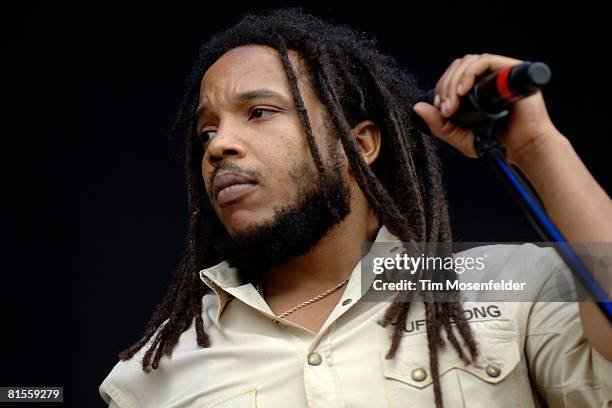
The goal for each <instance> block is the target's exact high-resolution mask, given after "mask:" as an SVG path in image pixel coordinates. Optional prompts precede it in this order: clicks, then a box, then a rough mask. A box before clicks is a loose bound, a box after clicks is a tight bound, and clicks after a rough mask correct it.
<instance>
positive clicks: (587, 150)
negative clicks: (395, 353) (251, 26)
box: [0, 2, 612, 407]
mask: <svg viewBox="0 0 612 408" xmlns="http://www.w3.org/2000/svg"><path fill="white" fill-rule="evenodd" d="M472 4H473V3H472ZM256 6H257V4H255V3H253V4H250V6H249V7H239V6H236V5H233V6H231V7H229V6H228V7H226V8H222V7H214V6H212V5H211V6H210V7H211V8H209V9H205V8H201V9H199V10H197V9H194V10H190V11H189V12H187V13H185V12H183V13H182V14H181V15H178V14H177V15H172V14H170V13H168V12H163V13H159V14H158V15H156V16H144V15H141V14H134V15H131V16H127V15H124V14H121V13H113V14H111V13H108V14H106V15H104V14H99V13H95V14H94V13H91V14H87V15H85V14H83V15H78V16H77V15H68V14H59V13H55V14H50V13H46V12H44V11H41V12H39V13H31V14H30V15H28V16H25V17H24V16H21V17H9V16H5V17H4V20H5V21H4V23H5V24H4V25H3V31H4V33H3V34H4V35H3V43H5V46H3V48H4V50H5V51H4V58H3V59H4V60H5V61H6V63H5V64H3V65H4V68H5V69H7V72H6V73H5V75H4V76H3V81H2V82H3V84H4V90H5V92H4V98H3V101H4V104H3V105H5V108H4V109H3V111H4V115H3V122H4V125H5V126H3V128H4V129H5V132H4V134H3V135H2V145H1V146H2V150H1V151H2V161H1V163H2V168H1V170H2V180H3V183H2V190H1V191H2V197H3V199H2V217H1V219H0V222H1V224H0V227H1V231H2V239H3V242H2V244H3V256H2V265H1V267H2V281H1V282H2V283H1V293H2V305H1V306H2V309H1V310H2V312H3V313H2V317H3V319H2V329H1V334H0V338H1V339H2V340H1V342H2V350H3V353H2V354H3V362H2V365H1V366H0V385H4V386H9V385H15V386H17V385H22V386H27V385H31V386H35V385H41V386H43V385H45V386H49V385H56V386H64V390H65V400H66V401H67V402H66V403H65V405H66V406H68V405H70V406H81V407H83V406H87V407H95V406H103V403H102V400H101V399H100V398H99V396H98V391H97V387H98V385H99V384H100V382H101V381H102V380H103V378H104V377H105V376H106V375H107V373H108V372H109V371H110V370H111V368H112V367H113V365H114V364H115V363H116V361H117V353H118V352H119V351H121V350H122V349H124V348H125V347H127V346H128V345H129V344H131V343H132V342H133V341H135V340H136V339H137V338H138V337H139V335H140V334H141V333H142V331H143V329H144V325H145V324H146V321H147V319H148V317H149V315H150V313H151V312H152V309H153V307H154V305H155V304H156V303H157V302H158V301H159V300H160V299H161V296H162V295H163V293H164V292H165V287H166V285H167V283H168V280H169V275H170V273H171V271H172V270H173V268H174V266H175V265H176V263H177V261H178V259H179V256H180V254H181V250H182V243H183V237H184V233H185V225H186V214H185V203H186V201H185V192H184V188H183V180H182V167H181V163H180V162H178V161H176V160H175V159H173V158H172V156H171V154H170V153H169V151H168V148H167V142H166V136H167V130H168V128H169V126H170V123H171V121H172V119H173V117H174V113H175V112H176V109H177V108H178V103H179V100H180V97H181V95H182V92H183V84H184V79H185V76H186V74H187V72H188V71H189V67H190V64H191V62H192V60H193V59H194V58H195V56H196V54H197V51H198V48H199V44H200V43H201V42H202V41H203V40H205V39H206V38H207V37H208V36H209V35H210V33H212V32H215V31H217V30H219V29H220V28H222V27H224V26H227V25H229V24H232V23H233V22H235V21H236V20H237V19H238V18H239V16H240V15H241V14H242V13H243V12H244V11H246V10H249V9H250V10H254V9H257V7H256ZM266 6H267V7H269V6H270V4H267V5H266ZM376 6H377V7H376V8H375V7H374V6H373V5H369V6H364V7H359V6H357V5H356V4H353V5H351V6H344V7H333V6H326V7H314V6H310V7H305V8H306V10H309V11H313V12H315V13H316V14H318V15H319V16H322V17H325V18H328V19H332V20H333V21H336V22H338V23H345V24H349V25H351V26H353V27H354V28H357V29H359V30H361V31H368V32H372V33H375V34H376V35H377V37H378V40H379V46H380V48H381V49H383V50H384V51H385V52H388V53H390V54H392V55H394V56H396V57H397V58H398V59H399V60H400V62H401V64H402V65H403V66H404V67H405V68H406V69H409V70H412V71H413V72H414V73H416V74H417V76H418V77H419V78H420V79H421V84H422V86H424V87H431V86H432V85H433V84H435V81H436V80H437V78H438V77H439V76H440V75H441V74H442V73H443V72H444V70H445V68H446V67H447V65H448V64H449V63H450V62H451V61H452V59H453V58H455V57H459V56H461V55H463V54H465V53H481V52H490V53H498V54H503V55H508V56H512V57H515V58H520V59H525V60H540V61H544V62H546V63H547V64H549V66H550V67H551V69H552V72H553V80H552V82H551V83H550V85H549V86H548V87H547V89H546V90H545V93H544V94H545V98H546V102H547V106H548V108H549V111H550V114H551V116H552V118H553V120H554V122H555V123H556V125H557V127H558V128H559V129H560V130H561V131H562V132H563V133H564V134H565V135H566V136H567V137H568V138H569V139H570V140H571V142H572V143H573V145H574V148H575V149H576V150H577V152H578V153H579V155H580V156H581V157H582V159H583V160H584V162H585V163H586V165H587V167H588V168H589V169H590V170H591V172H592V173H593V174H594V176H595V177H596V178H597V179H598V180H599V182H600V183H601V184H602V186H603V187H604V188H605V189H606V190H607V191H608V192H609V191H611V189H612V174H611V172H610V157H609V156H610V148H609V146H610V144H609V141H608V139H609V138H610V137H611V136H612V132H611V130H612V129H611V125H610V113H611V111H612V109H611V108H612V102H611V98H612V92H610V91H611V88H612V87H611V86H610V81H609V79H606V76H607V75H608V74H607V69H608V68H607V67H608V62H607V60H606V58H607V56H606V53H608V52H609V44H608V41H607V38H608V37H609V35H608V32H607V31H608V27H607V25H606V24H608V23H607V22H606V21H605V15H606V13H605V12H604V10H603V6H601V7H602V8H601V9H595V8H593V7H592V6H590V5H588V4H586V3H585V4H582V3H581V5H580V8H578V9H577V8H570V7H569V6H567V8H559V7H558V6H556V7H555V8H546V7H544V6H541V7H539V8H538V7H535V6H534V5H533V4H528V3H525V4H524V5H518V6H517V3H513V6H512V7H510V6H509V3H507V2H504V5H502V4H501V3H500V5H499V6H497V7H494V6H490V5H488V6H483V7H476V6H474V5H472V6H471V7H470V8H465V7H464V6H460V5H443V4H440V3H436V4H432V5H431V6H420V7H419V8H415V6H411V5H408V6H407V8H406V9H404V10H405V11H399V10H398V9H397V8H396V7H397V6H393V7H391V6H387V7H381V6H382V4H378V2H377V4H376ZM441 155H442V158H443V162H444V170H445V184H446V186H447V188H448V194H449V199H450V203H451V207H452V215H453V222H454V227H455V231H456V236H457V238H458V239H461V240H464V241H529V240H531V241H537V240H539V239H538V237H537V236H536V235H535V234H534V233H533V232H532V230H531V228H530V226H529V224H528V222H527V221H525V220H524V218H523V216H522V214H521V213H520V211H519V210H517V209H516V207H515V206H514V204H513V202H512V201H511V199H510V197H509V196H508V195H507V193H506V192H505V190H504V189H503V188H502V187H501V186H500V185H499V183H498V181H497V179H496V178H495V177H494V176H493V175H492V174H490V173H489V171H488V169H487V168H486V167H485V166H484V165H483V164H482V163H480V162H478V161H475V160H468V159H465V158H463V157H460V156H459V155H458V154H456V153H454V152H453V151H450V150H444V149H443V150H442V151H441ZM21 406H23V405H21Z"/></svg>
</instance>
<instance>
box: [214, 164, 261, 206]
mask: <svg viewBox="0 0 612 408" xmlns="http://www.w3.org/2000/svg"><path fill="white" fill-rule="evenodd" d="M221 170H225V171H229V172H232V173H236V174H243V175H246V176H249V177H251V178H252V179H254V180H255V181H257V183H259V184H262V185H263V183H262V182H261V177H260V176H259V173H258V172H256V171H254V170H251V169H243V168H242V167H240V166H238V165H236V164H234V163H231V162H221V163H219V164H218V165H216V166H214V168H213V171H212V172H211V173H210V176H209V177H208V195H209V196H211V197H212V186H213V181H214V180H215V177H217V173H219V172H220V171H221Z"/></svg>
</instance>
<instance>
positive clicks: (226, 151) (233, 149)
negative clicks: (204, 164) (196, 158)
mask: <svg viewBox="0 0 612 408" xmlns="http://www.w3.org/2000/svg"><path fill="white" fill-rule="evenodd" d="M239 135H240V130H239V129H238V128H237V127H235V126H231V125H229V124H226V125H220V126H219V127H218V128H217V132H216V134H215V136H214V137H213V138H212V139H211V140H210V142H208V146H207V148H206V153H207V156H208V162H209V163H210V164H216V163H218V162H220V161H221V160H223V159H227V158H229V157H232V158H240V157H243V156H244V155H245V147H244V144H243V143H242V140H241V138H240V136H239Z"/></svg>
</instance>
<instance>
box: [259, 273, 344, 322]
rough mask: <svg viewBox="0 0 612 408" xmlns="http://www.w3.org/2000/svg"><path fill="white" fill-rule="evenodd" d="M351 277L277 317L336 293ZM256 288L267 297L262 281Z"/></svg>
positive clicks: (262, 295)
mask: <svg viewBox="0 0 612 408" xmlns="http://www.w3.org/2000/svg"><path fill="white" fill-rule="evenodd" d="M349 279H351V277H350V276H349V277H348V278H346V279H345V280H343V281H342V282H340V283H339V284H337V285H336V286H334V287H333V288H329V289H327V290H326V291H325V292H322V293H320V294H318V295H317V296H315V297H313V298H310V299H308V300H306V301H304V302H302V303H300V304H299V305H297V306H294V307H292V308H291V309H289V310H287V311H286V312H283V313H281V314H279V315H278V316H277V317H280V318H281V319H282V318H283V317H285V316H287V315H288V314H291V313H293V312H295V311H296V310H298V309H301V308H303V307H304V306H308V305H309V304H311V303H313V302H316V301H317V300H320V299H323V298H324V297H325V296H327V295H331V294H332V293H334V292H335V291H337V290H338V289H340V288H341V287H342V286H344V285H346V283H347V282H348V281H349ZM255 289H257V292H259V294H260V295H261V297H262V298H265V296H264V291H263V287H262V286H261V282H257V285H255Z"/></svg>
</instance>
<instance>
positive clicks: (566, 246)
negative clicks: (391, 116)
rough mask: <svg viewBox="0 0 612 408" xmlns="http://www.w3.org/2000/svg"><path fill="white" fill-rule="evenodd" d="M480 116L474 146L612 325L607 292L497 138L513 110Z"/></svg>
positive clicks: (475, 128) (474, 128)
mask: <svg viewBox="0 0 612 408" xmlns="http://www.w3.org/2000/svg"><path fill="white" fill-rule="evenodd" d="M480 113H481V114H482V118H483V119H484V120H482V121H481V122H480V125H478V126H476V127H473V128H472V129H473V130H474V135H475V138H474V147H475V149H476V152H477V153H478V155H479V157H480V158H481V159H483V160H484V161H485V162H487V164H488V165H489V166H490V167H491V168H492V169H493V171H494V172H495V173H496V174H497V175H498V177H499V178H500V179H501V180H502V182H503V183H504V185H505V186H506V188H507V189H508V190H509V191H510V194H511V195H512V196H513V197H514V198H515V200H516V202H517V203H518V205H519V207H520V208H521V209H522V210H523V212H524V213H525V215H526V217H527V219H528V220H529V222H530V223H531V225H532V226H533V227H534V229H535V230H536V231H537V232H538V234H539V235H540V237H542V239H544V240H545V241H547V242H554V243H555V245H554V247H555V250H556V251H557V253H558V254H559V256H561V258H562V259H563V260H564V261H565V263H566V264H567V266H568V267H569V268H570V270H571V271H572V272H573V274H574V276H576V277H578V279H579V280H580V282H581V283H582V284H583V285H584V287H585V288H586V289H587V290H588V292H589V294H590V295H591V296H592V297H593V300H594V301H595V302H596V304H597V306H598V307H599V309H600V310H601V311H602V312H603V314H604V315H605V316H606V317H607V318H608V322H610V323H611V324H612V302H610V301H609V300H608V296H607V294H606V292H605V291H604V290H603V289H602V287H601V286H600V285H599V283H598V282H597V281H596V280H595V278H594V276H593V273H592V272H591V271H590V270H589V269H588V268H587V266H586V265H585V264H584V262H583V261H582V259H580V257H579V256H578V255H577V254H576V251H575V250H574V249H573V248H572V247H571V245H570V243H568V242H567V240H566V239H565V237H564V236H563V234H561V232H560V231H559V229H558V228H557V227H556V226H555V224H554V223H553V222H552V220H551V219H550V218H549V217H548V215H547V214H546V212H545V211H544V209H543V208H542V207H541V206H540V204H539V199H538V198H537V196H536V195H535V194H534V193H533V192H532V191H531V190H530V189H529V187H528V186H527V184H526V183H525V181H524V179H523V177H522V176H521V175H520V174H519V173H518V172H517V171H516V170H514V168H513V167H512V166H511V165H510V164H508V162H507V161H506V149H505V148H504V146H503V145H501V144H500V143H499V142H498V141H497V140H496V139H495V137H494V131H495V129H496V126H497V124H498V123H499V121H500V120H503V119H504V118H505V117H506V116H507V115H508V113H509V111H508V110H507V109H506V110H503V111H501V112H499V113H495V114H490V113H487V112H484V111H482V110H481V112H480Z"/></svg>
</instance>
